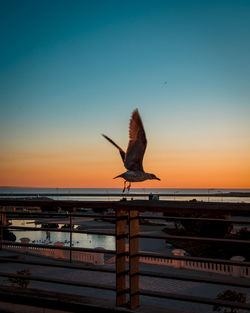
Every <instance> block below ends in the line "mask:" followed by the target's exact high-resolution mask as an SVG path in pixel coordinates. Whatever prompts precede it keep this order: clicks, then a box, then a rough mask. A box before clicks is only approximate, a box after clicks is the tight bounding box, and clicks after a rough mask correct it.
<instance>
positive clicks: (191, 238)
mask: <svg viewBox="0 0 250 313" xmlns="http://www.w3.org/2000/svg"><path fill="white" fill-rule="evenodd" d="M137 236H138V237H139V238H150V239H165V240H167V239H175V240H193V241H203V242H218V243H234V244H235V243H236V244H244V245H245V244H246V245H247V244H250V240H239V239H223V238H210V237H209V238H206V237H191V236H174V235H164V236H162V235H153V234H144V233H141V232H140V233H139V235H137Z"/></svg>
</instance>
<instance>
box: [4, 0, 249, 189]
mask: <svg viewBox="0 0 250 313" xmlns="http://www.w3.org/2000/svg"><path fill="white" fill-rule="evenodd" d="M0 29H1V30H0V32H1V48H0V105H1V111H0V112H1V114H0V148H1V152H0V185H2V186H3V185H4V186H32V187H58V188H62V187H68V188H70V187H71V188H72V187H90V188H91V187H93V188H94V187H96V188H97V187H107V188H108V187H113V188H115V187H118V188H121V187H122V185H123V183H122V180H120V179H116V180H113V179H112V178H113V177H114V176H116V175H119V174H120V173H122V172H123V171H124V167H123V164H122V162H121V158H120V155H119V153H118V151H117V150H116V149H115V148H114V147H113V146H112V145H111V144H110V143H108V142H107V141H106V140H105V139H104V138H103V137H102V136H101V134H102V133H104V134H106V135H108V136H109V137H111V138H112V139H113V140H114V141H115V142H117V144H119V145H120V146H121V147H123V148H124V149H126V147H127V143H128V125H129V119H130V116H131V113H132V111H133V110H134V109H135V108H138V109H139V112H140V114H141V117H142V120H143V123H144V128H145V131H146V135H147V139H148V147H147V150H146V153H145V158H144V169H145V170H146V171H148V172H151V173H154V174H155V175H157V176H158V177H160V178H161V181H160V182H159V181H146V182H143V183H137V184H133V186H132V187H138V188H146V187H149V188H250V1H249V0H245V1H243V0H234V1H230V0H227V1H222V0H202V1H201V0H197V1H190V0H189V1H178V0H177V1H167V0H165V1H157V0H152V1H146V0H144V1H138V0H133V1H130V0H126V1H122V0H121V1H120V0H115V1H109V0H105V1H95V0H89V1H84V0H82V1H77V0H74V1H69V0H67V1H66V0H48V1H46V0H36V1H35V0H30V1H28V0H23V1H20V0H16V1H14V0H1V1H0Z"/></svg>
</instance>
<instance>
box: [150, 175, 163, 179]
mask: <svg viewBox="0 0 250 313" xmlns="http://www.w3.org/2000/svg"><path fill="white" fill-rule="evenodd" d="M149 179H157V180H160V178H158V177H156V176H155V174H149Z"/></svg>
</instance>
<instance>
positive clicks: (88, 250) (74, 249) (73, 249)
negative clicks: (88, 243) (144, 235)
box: [1, 240, 116, 254]
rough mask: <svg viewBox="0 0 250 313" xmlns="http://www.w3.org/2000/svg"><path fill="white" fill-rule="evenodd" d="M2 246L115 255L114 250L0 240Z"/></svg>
mask: <svg viewBox="0 0 250 313" xmlns="http://www.w3.org/2000/svg"><path fill="white" fill-rule="evenodd" d="M1 244H2V245H9V246H21V247H34V248H45V249H58V250H68V251H70V250H72V251H80V252H91V253H105V254H116V251H115V250H106V249H100V248H94V249H93V248H80V247H66V246H54V245H41V244H31V243H20V242H13V241H7V240H2V241H1Z"/></svg>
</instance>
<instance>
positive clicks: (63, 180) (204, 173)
mask: <svg viewBox="0 0 250 313" xmlns="http://www.w3.org/2000/svg"><path fill="white" fill-rule="evenodd" d="M98 150H99V147H98V148H94V147H92V148H91V149H88V150H84V149H82V150H78V151H77V150H74V153H71V152H69V151H68V152H67V151H66V150H65V151H60V152H59V151H54V152H51V153H48V154H44V153H43V154H39V153H37V154H29V153H18V152H16V153H13V154H12V155H6V156H5V158H2V159H1V165H0V172H1V177H0V185H1V186H17V187H25V186H28V187H51V188H52V187H54V188H122V186H123V180H122V179H119V178H118V179H115V180H113V177H115V176H116V175H119V174H120V173H122V172H124V171H125V169H124V167H123V165H122V162H121V159H120V156H119V154H118V153H115V152H116V151H112V149H108V148H107V147H105V149H103V150H102V153H101V154H100V151H98ZM156 152H157V154H155V155H153V156H152V155H151V152H150V150H149V151H147V153H146V155H145V161H144V169H145V171H148V172H151V173H154V174H155V175H156V176H158V177H159V178H161V181H156V180H155V181H154V180H152V181H145V182H141V183H133V184H132V187H133V188H246V189H247V188H250V183H249V177H250V175H249V174H250V164H249V162H248V159H247V157H245V155H246V154H240V153H238V152H232V153H231V155H230V157H229V156H228V155H225V154H224V153H221V154H219V153H218V154H215V153H208V152H207V151H206V152H205V151H200V152H199V153H198V152H196V153H193V152H192V151H191V152H187V151H186V152H185V154H184V151H181V150H179V151H172V154H170V153H169V152H168V153H165V152H163V151H159V150H158V151H156Z"/></svg>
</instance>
